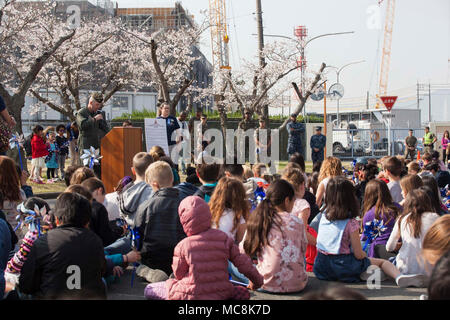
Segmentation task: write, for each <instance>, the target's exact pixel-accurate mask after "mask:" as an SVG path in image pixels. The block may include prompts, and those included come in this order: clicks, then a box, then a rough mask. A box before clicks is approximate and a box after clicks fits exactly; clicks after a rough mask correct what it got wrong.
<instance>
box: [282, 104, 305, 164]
mask: <svg viewBox="0 0 450 320" xmlns="http://www.w3.org/2000/svg"><path fill="white" fill-rule="evenodd" d="M290 120H291V121H290V122H289V123H288V124H287V125H286V129H287V131H288V134H289V138H288V146H287V153H288V155H289V156H291V155H293V154H294V153H296V152H299V153H302V134H303V133H304V132H305V127H304V125H303V123H300V122H297V115H296V114H295V113H293V114H291V119H290Z"/></svg>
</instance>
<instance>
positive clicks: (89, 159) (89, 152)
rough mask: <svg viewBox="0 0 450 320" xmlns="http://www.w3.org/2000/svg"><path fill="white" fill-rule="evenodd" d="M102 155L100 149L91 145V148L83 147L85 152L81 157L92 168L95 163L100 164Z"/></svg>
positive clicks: (84, 163)
mask: <svg viewBox="0 0 450 320" xmlns="http://www.w3.org/2000/svg"><path fill="white" fill-rule="evenodd" d="M101 158H102V156H101V155H100V150H99V149H95V148H94V147H90V148H89V149H83V154H82V155H81V157H80V159H81V160H83V165H85V166H89V168H90V169H92V168H93V167H94V164H99V163H100V162H99V161H98V160H100V159H101Z"/></svg>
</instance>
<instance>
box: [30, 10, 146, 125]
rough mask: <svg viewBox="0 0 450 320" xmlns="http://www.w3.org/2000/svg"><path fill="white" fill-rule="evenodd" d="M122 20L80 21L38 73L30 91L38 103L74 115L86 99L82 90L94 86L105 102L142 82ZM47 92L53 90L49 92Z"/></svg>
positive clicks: (141, 66)
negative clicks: (69, 38)
mask: <svg viewBox="0 0 450 320" xmlns="http://www.w3.org/2000/svg"><path fill="white" fill-rule="evenodd" d="M121 28H122V26H121V22H120V21H119V20H116V19H114V18H111V17H103V18H97V19H94V20H93V19H89V20H85V21H81V24H80V26H79V27H78V28H77V29H76V31H75V35H74V36H73V38H72V39H71V40H70V41H68V42H66V43H64V44H63V45H62V46H61V48H60V49H59V50H58V52H56V53H55V54H54V55H53V56H52V57H51V59H50V61H49V62H48V63H47V65H46V66H45V68H44V69H43V70H42V72H41V73H40V74H39V76H38V78H37V81H36V82H35V83H34V85H33V86H32V88H31V89H30V92H31V93H32V94H33V96H34V97H36V98H37V99H38V101H40V102H41V103H44V104H46V105H48V106H49V107H50V108H52V109H54V110H56V111H58V112H60V113H62V114H64V115H66V116H67V117H69V118H70V119H71V120H74V119H75V112H76V111H77V110H79V109H81V108H82V107H83V106H84V105H85V104H86V102H87V97H85V96H84V99H86V100H83V96H82V92H83V91H89V90H97V91H100V92H102V93H103V94H104V103H106V102H107V101H108V100H109V99H110V98H111V97H112V96H113V95H114V93H116V92H117V91H119V90H121V89H124V88H126V89H127V90H134V89H137V88H139V87H140V86H141V83H140V80H139V79H140V77H141V74H143V73H144V72H145V70H144V66H143V64H142V63H141V61H140V60H139V59H140V57H139V56H138V55H137V54H136V53H137V52H138V48H137V47H136V46H134V45H133V44H132V43H131V44H130V40H132V39H131V38H130V35H129V34H127V33H126V32H124V31H123V30H122V29H121ZM47 92H52V93H55V95H51V96H50V95H48V94H46V93H47Z"/></svg>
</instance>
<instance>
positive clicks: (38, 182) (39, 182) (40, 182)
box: [35, 180, 44, 184]
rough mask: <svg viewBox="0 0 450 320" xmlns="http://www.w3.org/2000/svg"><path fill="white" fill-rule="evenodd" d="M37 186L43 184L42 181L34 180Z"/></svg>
mask: <svg viewBox="0 0 450 320" xmlns="http://www.w3.org/2000/svg"><path fill="white" fill-rule="evenodd" d="M35 182H36V183H37V184H44V181H42V180H36V181H35Z"/></svg>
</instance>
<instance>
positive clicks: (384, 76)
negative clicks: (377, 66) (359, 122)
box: [375, 0, 395, 109]
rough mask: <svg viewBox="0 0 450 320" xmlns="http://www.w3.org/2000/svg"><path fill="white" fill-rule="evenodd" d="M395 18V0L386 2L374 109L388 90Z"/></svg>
mask: <svg viewBox="0 0 450 320" xmlns="http://www.w3.org/2000/svg"><path fill="white" fill-rule="evenodd" d="M381 3H383V0H379V1H378V4H379V5H381ZM394 18H395V0H387V4H386V18H385V22H384V41H383V51H382V53H381V73H380V84H379V87H378V95H377V104H376V106H375V107H376V108H377V109H378V108H379V107H380V96H385V95H386V94H387V90H388V79H389V67H390V64H391V47H392V31H393V28H394Z"/></svg>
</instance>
